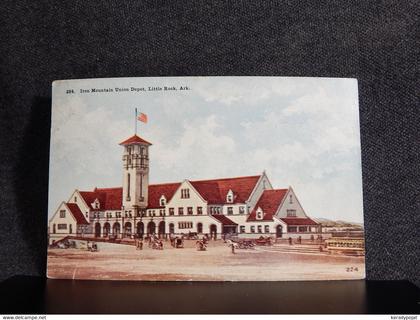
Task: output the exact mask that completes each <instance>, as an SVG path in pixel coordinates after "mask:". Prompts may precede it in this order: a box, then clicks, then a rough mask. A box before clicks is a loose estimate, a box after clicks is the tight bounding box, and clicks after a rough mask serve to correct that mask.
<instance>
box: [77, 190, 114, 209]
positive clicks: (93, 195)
mask: <svg viewBox="0 0 420 320" xmlns="http://www.w3.org/2000/svg"><path fill="white" fill-rule="evenodd" d="M80 195H81V196H82V197H83V199H84V200H85V202H86V203H87V205H88V206H89V208H90V209H92V210H95V208H93V207H92V203H93V202H94V201H95V200H96V199H98V200H99V205H100V206H99V210H121V206H122V188H121V187H117V188H102V189H98V188H95V190H94V191H80Z"/></svg>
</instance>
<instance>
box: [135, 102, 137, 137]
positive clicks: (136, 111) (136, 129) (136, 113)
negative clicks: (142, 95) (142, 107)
mask: <svg viewBox="0 0 420 320" xmlns="http://www.w3.org/2000/svg"><path fill="white" fill-rule="evenodd" d="M134 112H135V115H134V134H135V135H137V108H136V109H135V111H134Z"/></svg>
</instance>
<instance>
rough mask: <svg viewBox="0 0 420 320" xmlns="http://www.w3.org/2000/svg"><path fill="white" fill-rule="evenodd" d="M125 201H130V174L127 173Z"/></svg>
mask: <svg viewBox="0 0 420 320" xmlns="http://www.w3.org/2000/svg"><path fill="white" fill-rule="evenodd" d="M127 201H130V174H129V173H127Z"/></svg>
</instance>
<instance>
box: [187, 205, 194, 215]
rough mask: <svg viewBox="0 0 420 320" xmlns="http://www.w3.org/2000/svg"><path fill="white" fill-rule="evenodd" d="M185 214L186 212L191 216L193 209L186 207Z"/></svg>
mask: <svg viewBox="0 0 420 320" xmlns="http://www.w3.org/2000/svg"><path fill="white" fill-rule="evenodd" d="M187 212H188V214H189V215H192V214H193V208H192V207H188V208H187Z"/></svg>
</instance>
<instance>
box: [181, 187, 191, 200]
mask: <svg viewBox="0 0 420 320" xmlns="http://www.w3.org/2000/svg"><path fill="white" fill-rule="evenodd" d="M189 197H190V189H181V198H182V199H189Z"/></svg>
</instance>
